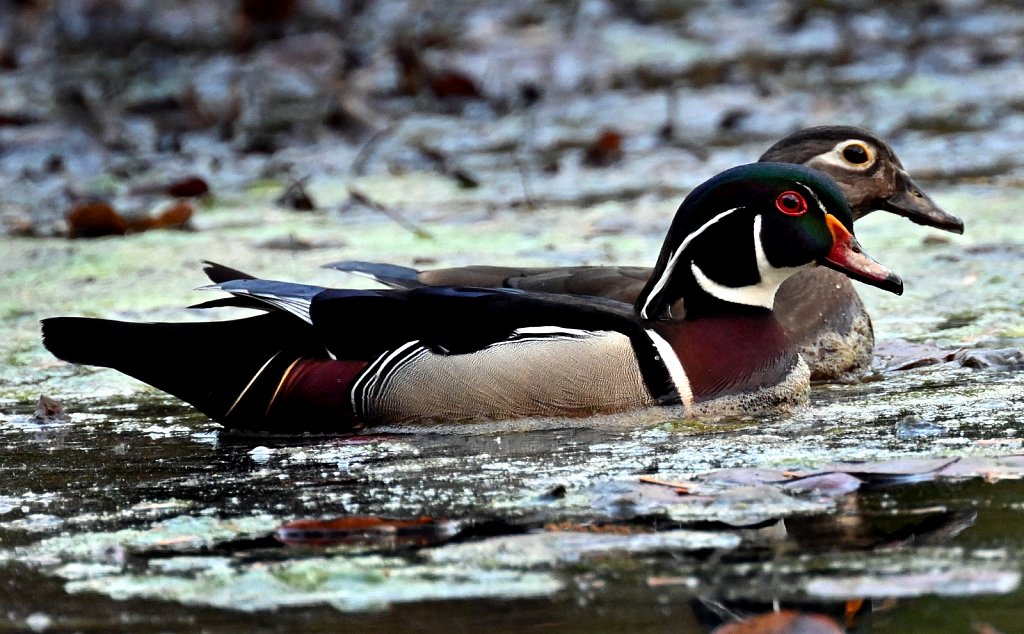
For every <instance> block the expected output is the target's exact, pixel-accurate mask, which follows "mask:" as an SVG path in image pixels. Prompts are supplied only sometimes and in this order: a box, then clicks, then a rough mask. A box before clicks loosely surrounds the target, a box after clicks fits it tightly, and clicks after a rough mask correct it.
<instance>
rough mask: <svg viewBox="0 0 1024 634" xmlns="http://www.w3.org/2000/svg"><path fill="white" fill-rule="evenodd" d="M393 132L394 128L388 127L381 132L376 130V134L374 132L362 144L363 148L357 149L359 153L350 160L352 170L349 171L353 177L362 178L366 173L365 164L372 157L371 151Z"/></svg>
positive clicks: (392, 126)
mask: <svg viewBox="0 0 1024 634" xmlns="http://www.w3.org/2000/svg"><path fill="white" fill-rule="evenodd" d="M394 131H395V126H394V125H389V126H387V127H386V128H384V129H383V130H378V131H377V132H374V133H373V135H372V136H370V138H369V139H367V140H366V143H364V144H363V147H361V148H359V153H358V154H356V157H355V158H354V159H352V168H351V170H350V171H351V173H352V175H353V176H362V175H363V174H364V173H365V172H366V164H367V163H368V162H369V161H370V158H371V157H372V156H373V151H374V150H375V149H377V146H378V145H379V144H380V142H381V141H382V140H384V138H386V137H388V136H390V135H391V133H392V132H394Z"/></svg>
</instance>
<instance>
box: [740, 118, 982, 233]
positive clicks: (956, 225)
mask: <svg viewBox="0 0 1024 634" xmlns="http://www.w3.org/2000/svg"><path fill="white" fill-rule="evenodd" d="M760 160H761V161H771V162H784V163H800V164H802V165H806V166H808V167H813V168H814V169H817V170H821V171H822V172H825V173H826V174H828V175H829V176H830V177H831V178H832V180H834V181H835V182H836V184H838V185H839V188H840V189H842V190H843V194H844V195H845V196H846V200H847V202H849V203H850V208H851V209H852V210H853V218H854V219H855V220H856V219H858V218H862V217H864V216H866V215H867V214H869V213H871V212H872V211H874V210H876V209H884V210H886V211H890V212H892V213H894V214H897V215H900V216H905V217H907V218H909V219H910V220H912V221H913V222H916V223H918V224H922V225H928V226H931V227H935V228H937V229H943V230H945V231H952V232H953V233H963V232H964V223H963V221H962V220H961V219H960V218H958V217H957V216H954V215H953V214H951V213H949V212H947V211H945V210H943V209H942V208H941V207H939V206H938V205H936V204H935V202H934V201H933V200H932V199H931V198H929V197H928V195H927V194H925V193H924V192H923V191H921V188H920V187H918V186H917V184H916V183H915V182H914V181H913V179H911V178H910V175H909V174H907V170H905V169H903V163H901V162H900V159H899V158H898V157H897V156H896V153H895V152H893V150H892V148H891V147H889V144H887V143H886V142H885V141H883V140H881V139H880V138H878V137H877V136H875V135H874V134H871V133H870V132H868V131H867V130H863V129H861V128H855V127H852V126H818V127H814V128H807V129H806V130H801V131H799V132H796V133H794V134H791V135H789V136H787V137H786V138H784V139H782V140H781V141H779V142H778V143H776V144H775V145H773V146H771V147H770V148H768V150H767V151H766V152H765V153H764V154H763V155H761V159H760Z"/></svg>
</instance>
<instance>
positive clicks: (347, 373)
mask: <svg viewBox="0 0 1024 634" xmlns="http://www.w3.org/2000/svg"><path fill="white" fill-rule="evenodd" d="M365 367H366V362H365V361H334V360H331V359H309V358H302V359H298V360H296V361H295V362H294V363H293V364H291V365H290V366H289V367H288V369H287V370H285V371H284V373H283V375H282V376H281V379H280V382H279V383H278V387H277V390H276V391H275V392H274V394H273V396H271V399H270V405H269V406H268V407H267V417H268V418H269V419H272V420H275V421H278V422H280V423H282V424H285V425H287V424H288V421H292V424H293V425H294V426H295V427H296V428H300V427H301V428H302V429H306V430H319V431H331V432H343V431H347V430H352V429H359V428H361V427H362V426H363V423H362V422H360V421H358V420H357V419H356V417H355V415H354V413H353V412H352V401H351V397H350V395H349V390H350V389H351V387H352V382H353V381H354V380H355V379H356V377H357V376H359V373H360V372H362V370H363V368H365Z"/></svg>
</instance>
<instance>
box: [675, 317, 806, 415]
mask: <svg viewBox="0 0 1024 634" xmlns="http://www.w3.org/2000/svg"><path fill="white" fill-rule="evenodd" d="M655 329H656V330H657V331H658V333H659V334H660V335H661V336H662V337H664V338H665V339H666V340H667V341H668V342H669V343H670V344H671V345H672V348H673V349H674V350H675V351H676V354H677V355H678V356H679V360H680V362H681V363H682V364H683V369H684V370H685V371H686V376H687V378H688V379H689V381H690V389H691V390H692V392H693V397H694V400H696V401H703V400H707V399H710V398H717V397H720V396H726V395H729V394H739V393H744V392H752V391H755V390H757V389H761V388H764V387H768V386H771V385H776V384H778V383H779V382H781V381H782V380H783V379H784V378H785V377H786V375H787V374H788V373H789V372H790V370H792V368H793V366H794V364H796V362H797V359H798V355H797V352H796V350H795V349H794V348H793V346H791V344H790V342H789V338H788V337H787V336H786V332H785V330H784V329H783V328H782V325H781V324H779V322H778V320H776V319H775V317H774V315H772V314H771V313H764V314H756V315H740V316H729V317H708V318H704V319H698V320H694V321H688V320H683V321H678V322H662V323H659V324H657V325H656V326H655Z"/></svg>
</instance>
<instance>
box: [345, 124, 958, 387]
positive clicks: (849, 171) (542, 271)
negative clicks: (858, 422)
mask: <svg viewBox="0 0 1024 634" xmlns="http://www.w3.org/2000/svg"><path fill="white" fill-rule="evenodd" d="M760 160H761V161H775V162H782V163H799V164H803V165H807V166H809V167H813V168H815V169H818V170H820V171H822V172H825V173H826V174H828V175H829V176H831V177H832V179H833V180H835V181H836V182H837V183H838V184H839V187H840V188H841V189H842V190H843V194H845V195H846V200H847V201H848V202H849V203H850V207H851V209H852V210H853V217H854V219H855V220H856V219H858V218H862V217H864V216H866V215H867V214H868V213H870V212H871V211H873V210H875V209H884V210H886V211H889V212H892V213H895V214H898V215H901V216H906V217H907V218H909V219H910V220H912V221H913V222H916V223H918V224H923V225H929V226H932V227H937V228H939V229H945V230H947V231H952V232H954V233H963V230H964V225H963V222H962V221H961V220H960V219H959V218H958V217H956V216H954V215H952V214H950V213H947V212H945V211H943V210H942V209H941V208H940V207H939V206H938V205H936V204H935V203H934V202H932V200H931V198H929V197H928V196H927V195H926V194H925V193H924V192H922V191H921V189H920V188H919V187H918V186H917V185H916V184H915V183H914V181H913V180H912V179H911V178H910V175H909V174H907V172H906V170H904V169H903V165H902V163H900V160H899V158H897V157H896V154H895V153H894V152H893V150H892V148H891V147H889V145H888V144H887V143H885V142H884V141H882V140H881V139H879V138H878V137H876V136H875V135H873V134H871V133H870V132H868V131H866V130H862V129H860V128H854V127H849V126H822V127H815V128H808V129H806V130H802V131H800V132H797V133H795V134H792V135H790V136H788V137H786V138H785V139H782V140H781V141H779V142H778V143H776V144H775V145H773V146H772V147H770V148H768V151H767V152H765V153H764V155H762V156H761V159H760ZM328 266H329V267H330V268H336V269H339V270H342V271H349V272H353V273H362V274H366V275H369V276H371V277H373V278H375V279H377V280H378V281H381V282H384V283H386V284H390V285H393V286H396V287H403V288H409V287H413V286H420V285H430V286H436V285H445V286H449V285H453V286H462V285H472V286H482V287H508V288H521V289H524V290H534V291H545V292H548V293H562V294H570V295H593V296H598V297H608V298H612V299H617V300H621V301H625V302H630V303H632V302H635V301H636V299H637V297H638V296H639V294H640V291H641V290H642V289H643V288H644V286H645V284H646V283H647V281H648V280H649V279H650V277H651V269H649V268H644V267H625V266H582V267H568V268H564V267H560V268H514V267H501V266H466V267H458V268H449V269H435V270H431V271H416V270H415V269H410V268H405V267H401V266H394V265H379V264H374V263H368V262H355V261H347V262H337V263H334V264H330V265H328ZM775 312H776V315H777V316H778V318H779V320H780V321H781V322H782V324H783V326H784V327H785V328H786V331H787V332H788V333H789V336H790V338H791V339H792V340H793V342H794V343H795V344H797V345H798V346H799V347H800V350H801V354H803V356H804V359H805V360H806V361H807V364H808V365H809V366H810V368H811V378H812V379H813V380H828V379H836V378H839V377H841V376H843V375H846V374H850V373H853V372H858V371H862V370H863V369H866V368H867V367H868V366H869V365H870V363H871V351H872V349H873V348H874V345H875V341H874V333H873V331H872V328H871V319H870V318H869V317H868V314H867V311H866V310H865V309H864V304H863V303H862V302H861V299H860V297H859V296H858V295H857V292H856V291H855V290H854V288H853V285H852V284H850V281H849V280H848V279H847V278H846V276H844V275H842V274H840V273H837V272H835V271H831V270H828V269H824V268H816V269H812V270H809V271H803V272H801V273H799V274H797V275H796V276H794V277H793V278H792V279H790V280H788V281H787V282H786V283H784V284H783V285H782V288H781V289H779V292H778V294H777V296H776V304H775Z"/></svg>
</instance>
